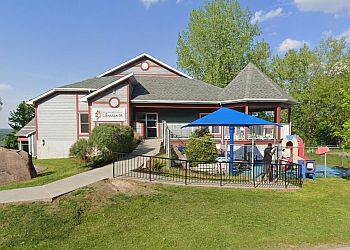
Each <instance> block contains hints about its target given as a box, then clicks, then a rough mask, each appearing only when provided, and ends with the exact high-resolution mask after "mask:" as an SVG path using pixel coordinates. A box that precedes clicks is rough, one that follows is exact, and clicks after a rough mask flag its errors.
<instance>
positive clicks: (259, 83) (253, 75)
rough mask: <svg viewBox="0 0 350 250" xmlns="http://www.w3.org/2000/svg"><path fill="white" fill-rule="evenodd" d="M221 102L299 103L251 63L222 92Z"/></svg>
mask: <svg viewBox="0 0 350 250" xmlns="http://www.w3.org/2000/svg"><path fill="white" fill-rule="evenodd" d="M220 99H221V100H237V99H241V100H247V101H254V100H256V101H263V100H278V99H280V100H285V101H286V102H288V103H290V104H296V103H297V101H296V100H295V99H294V98H293V97H291V96H289V95H288V94H287V93H286V92H285V91H284V90H283V89H282V88H281V87H280V86H278V85H277V84H276V83H274V82H273V81H272V80H271V79H270V78H269V77H268V76H267V75H265V74H264V73H263V72H262V71H261V70H260V69H258V68H257V67H256V66H255V65H254V64H253V63H249V64H248V65H247V66H246V67H245V68H244V69H243V70H242V71H241V72H240V73H239V74H238V75H237V76H236V77H235V78H234V79H233V80H232V81H231V82H230V83H229V84H228V85H227V86H226V87H225V88H224V89H223V90H222V92H221V94H220Z"/></svg>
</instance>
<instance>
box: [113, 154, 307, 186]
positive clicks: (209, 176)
mask: <svg viewBox="0 0 350 250" xmlns="http://www.w3.org/2000/svg"><path fill="white" fill-rule="evenodd" d="M114 158H115V161H114V162H113V177H120V176H123V177H130V178H136V179H145V180H149V181H161V182H173V183H183V184H186V185H190V184H197V185H198V184H199V185H205V184H213V185H218V186H226V185H239V186H243V187H254V188H256V187H270V188H296V187H301V186H302V183H303V179H302V176H301V166H300V165H297V164H294V163H289V162H279V163H272V164H271V165H270V164H263V163H261V162H254V163H250V162H244V161H235V162H204V161H188V160H179V159H171V158H164V157H157V156H146V155H135V154H129V155H125V154H116V155H115V157H114Z"/></svg>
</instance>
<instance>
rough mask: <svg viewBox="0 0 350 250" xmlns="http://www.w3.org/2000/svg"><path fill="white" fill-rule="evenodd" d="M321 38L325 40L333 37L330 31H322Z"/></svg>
mask: <svg viewBox="0 0 350 250" xmlns="http://www.w3.org/2000/svg"><path fill="white" fill-rule="evenodd" d="M322 36H323V37H325V38H328V37H331V36H333V31H331V30H326V31H323V32H322Z"/></svg>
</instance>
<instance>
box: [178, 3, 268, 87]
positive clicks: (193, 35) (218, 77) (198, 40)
mask: <svg viewBox="0 0 350 250" xmlns="http://www.w3.org/2000/svg"><path fill="white" fill-rule="evenodd" d="M251 19H252V14H251V12H250V10H249V9H242V8H241V6H240V4H239V2H238V1H237V0H215V1H212V2H207V3H206V4H205V5H204V7H203V8H199V9H197V10H193V11H192V12H191V14H190V22H189V24H188V30H186V31H183V32H181V33H180V34H179V35H178V42H177V48H176V52H177V55H178V62H177V64H178V67H179V68H181V69H182V70H184V71H185V72H187V73H189V74H190V75H192V76H194V77H196V78H198V79H201V80H203V81H206V82H208V83H212V84H214V85H216V86H219V87H225V86H226V85H227V84H228V83H229V82H230V81H231V80H232V79H233V78H234V77H235V76H236V75H237V74H238V73H239V72H240V71H241V70H242V69H243V68H244V67H245V66H246V65H247V64H248V62H249V61H251V62H253V63H255V64H256V65H257V66H258V67H259V68H261V69H262V70H266V69H267V59H268V58H269V57H270V54H271V51H270V48H269V45H268V44H267V43H265V42H264V41H260V42H258V41H256V40H257V37H258V36H259V35H260V34H261V30H260V28H259V26H258V24H256V23H252V22H251Z"/></svg>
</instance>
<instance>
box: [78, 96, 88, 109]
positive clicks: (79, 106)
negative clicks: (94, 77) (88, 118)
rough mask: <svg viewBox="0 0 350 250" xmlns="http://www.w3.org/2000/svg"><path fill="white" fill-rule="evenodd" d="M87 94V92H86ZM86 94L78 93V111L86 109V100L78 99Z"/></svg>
mask: <svg viewBox="0 0 350 250" xmlns="http://www.w3.org/2000/svg"><path fill="white" fill-rule="evenodd" d="M86 95H87V94H86ZM86 95H78V108H79V110H80V111H82V110H83V111H86V110H88V104H87V102H81V101H80V99H81V98H83V97H84V96H86Z"/></svg>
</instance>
